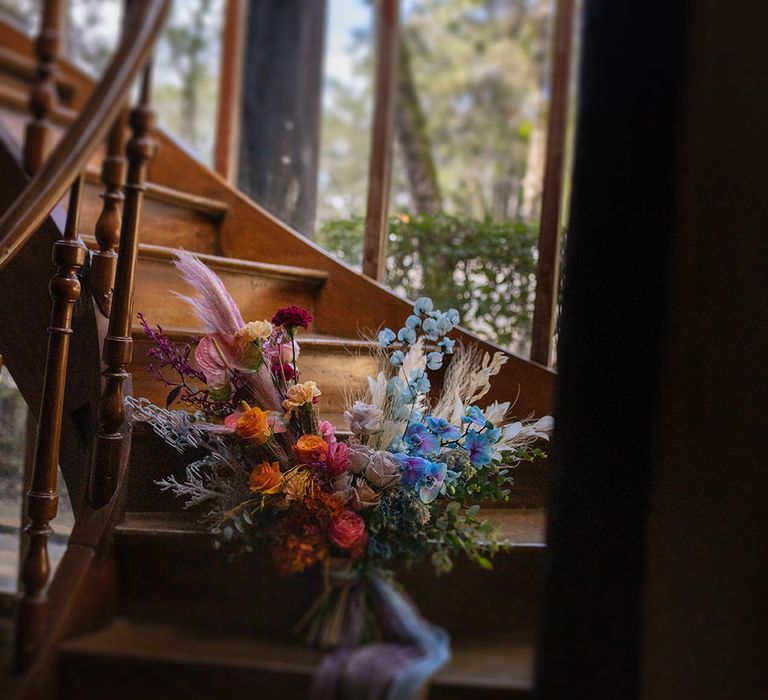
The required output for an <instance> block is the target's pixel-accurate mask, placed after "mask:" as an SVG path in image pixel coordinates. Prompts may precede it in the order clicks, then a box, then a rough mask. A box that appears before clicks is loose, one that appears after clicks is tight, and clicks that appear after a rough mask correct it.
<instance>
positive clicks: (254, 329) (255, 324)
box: [235, 321, 272, 342]
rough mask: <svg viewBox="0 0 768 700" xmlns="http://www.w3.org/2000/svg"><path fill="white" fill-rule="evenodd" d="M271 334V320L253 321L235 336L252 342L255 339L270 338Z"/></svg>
mask: <svg viewBox="0 0 768 700" xmlns="http://www.w3.org/2000/svg"><path fill="white" fill-rule="evenodd" d="M271 334H272V324H271V323H270V322H269V321H251V322H250V323H246V324H245V325H244V326H243V327H242V328H241V329H240V330H239V331H237V333H235V337H236V338H238V339H239V340H245V341H248V342H252V341H254V340H262V339H264V338H269V336H270V335H271Z"/></svg>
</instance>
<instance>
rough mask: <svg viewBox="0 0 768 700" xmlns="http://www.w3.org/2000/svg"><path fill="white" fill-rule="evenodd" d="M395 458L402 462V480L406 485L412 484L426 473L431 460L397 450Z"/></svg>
mask: <svg viewBox="0 0 768 700" xmlns="http://www.w3.org/2000/svg"><path fill="white" fill-rule="evenodd" d="M395 459H396V460H397V461H398V462H400V466H401V467H402V471H401V472H400V480H401V481H402V483H403V484H404V485H405V486H412V485H413V484H415V483H416V482H418V481H419V479H421V478H422V477H423V476H424V474H426V471H427V467H428V466H429V465H430V464H431V462H430V461H429V460H427V459H424V458H423V457H414V456H412V455H409V454H405V453H404V452H395Z"/></svg>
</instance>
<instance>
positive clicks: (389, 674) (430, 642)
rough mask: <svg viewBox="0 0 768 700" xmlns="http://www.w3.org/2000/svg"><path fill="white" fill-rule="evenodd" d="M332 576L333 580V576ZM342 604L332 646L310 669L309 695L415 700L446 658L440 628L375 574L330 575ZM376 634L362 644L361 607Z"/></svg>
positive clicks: (314, 698)
mask: <svg viewBox="0 0 768 700" xmlns="http://www.w3.org/2000/svg"><path fill="white" fill-rule="evenodd" d="M334 578H335V580H334ZM331 585H335V586H340V587H341V588H342V591H341V594H340V599H341V600H343V605H344V606H345V608H346V610H345V614H344V615H343V623H342V624H341V625H340V635H339V638H338V645H337V646H336V649H335V650H333V651H331V652H329V653H328V654H327V655H326V656H325V657H324V658H323V660H322V661H321V662H320V665H319V666H318V668H317V671H316V672H315V677H314V680H313V683H312V688H311V690H310V694H309V697H310V700H416V698H419V697H420V696H421V693H422V691H423V689H424V687H425V685H426V683H427V681H428V680H429V678H430V677H431V676H432V674H434V673H435V672H436V671H437V670H439V669H440V668H441V667H442V666H443V665H444V664H445V663H446V662H447V661H448V660H449V658H450V655H451V654H450V646H449V637H448V634H447V632H445V630H443V629H441V628H440V627H437V626H435V625H432V624H431V623H429V622H427V621H426V620H424V618H423V617H422V616H421V614H420V613H419V611H418V610H417V608H416V606H415V605H414V603H413V602H412V601H411V600H409V599H408V598H407V597H406V596H405V595H404V594H402V593H401V592H399V591H397V590H396V589H395V587H394V586H393V585H392V583H391V582H390V581H389V580H388V579H387V578H385V577H384V576H382V575H381V574H377V573H371V574H366V575H365V577H353V576H350V574H349V572H339V574H338V575H337V576H336V577H334V575H333V573H332V574H331ZM367 606H370V610H371V611H372V613H373V615H374V617H375V624H376V627H377V628H378V630H379V636H380V637H381V638H380V639H378V640H376V641H374V642H370V643H365V642H364V641H363V631H364V628H365V626H366V619H365V616H366V607H367Z"/></svg>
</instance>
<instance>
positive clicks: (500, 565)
mask: <svg viewBox="0 0 768 700" xmlns="http://www.w3.org/2000/svg"><path fill="white" fill-rule="evenodd" d="M179 510H180V506H179ZM481 514H482V515H484V516H485V517H487V518H488V519H489V520H491V521H492V522H493V523H494V525H496V526H497V527H499V528H500V530H501V531H502V535H503V540H504V542H503V545H502V547H501V550H500V552H499V553H498V554H497V555H496V557H495V559H494V568H493V569H492V570H491V571H486V570H484V569H481V568H480V567H479V566H477V565H475V564H472V563H471V562H469V561H467V560H465V559H464V558H461V559H457V561H456V562H455V566H454V569H453V570H452V571H451V572H450V573H448V574H445V575H443V576H441V577H439V578H438V577H437V576H436V575H435V573H434V571H433V569H432V565H431V564H430V563H429V562H423V563H421V564H419V565H417V566H415V567H413V568H412V569H411V570H405V569H403V568H402V567H400V570H398V571H397V575H398V579H399V580H400V581H402V583H403V584H404V585H405V587H406V589H407V590H408V592H409V594H410V595H411V596H412V597H413V598H414V600H415V601H416V602H417V604H418V605H419V607H420V609H421V610H422V612H423V614H424V616H425V617H426V618H427V619H428V620H431V621H433V622H435V623H437V624H440V625H443V626H445V627H446V629H448V630H449V631H450V632H451V634H454V635H457V636H459V637H471V636H473V635H477V634H485V633H487V634H495V633H502V632H509V631H514V632H515V633H521V634H522V633H526V634H527V633H532V631H533V630H534V629H535V626H536V617H537V614H538V609H537V600H538V589H539V584H540V580H541V573H542V563H543V553H544V512H543V511H542V510H524V509H488V510H481ZM115 542H116V551H117V567H118V569H117V574H118V575H117V580H118V581H119V591H118V610H119V612H120V614H121V615H122V616H124V617H127V618H131V619H134V620H137V621H153V622H158V623H163V624H172V625H174V624H182V625H184V624H191V625H194V626H201V627H206V628H207V629H211V630H214V631H216V632H220V633H249V634H250V633H254V634H257V635H267V636H270V637H272V638H275V639H277V638H288V637H290V630H291V628H292V627H293V625H294V624H295V623H296V622H297V621H298V620H299V619H300V618H301V616H302V615H303V614H304V612H305V611H306V610H307V609H308V608H309V606H310V605H311V604H312V602H313V600H314V599H315V597H316V596H317V595H318V594H319V592H320V577H319V573H318V571H316V570H311V571H308V572H305V573H303V574H300V575H297V576H291V577H286V578H283V577H281V576H279V575H278V574H277V572H276V571H275V570H274V567H273V565H272V563H271V559H270V553H269V552H268V551H257V552H251V553H247V554H243V553H238V552H237V550H236V548H234V547H232V548H228V547H226V546H225V547H222V548H221V549H218V550H217V549H214V548H213V538H212V536H211V535H209V534H208V533H207V532H206V531H205V530H204V528H202V527H201V526H200V525H199V524H198V523H197V522H196V521H195V516H194V514H190V513H179V512H178V511H177V512H174V513H129V514H128V515H127V516H126V519H125V522H124V523H123V524H122V525H120V526H118V528H117V530H116V533H115ZM148 582H151V585H148ZM470 610H471V615H469V614H467V612H468V611H470Z"/></svg>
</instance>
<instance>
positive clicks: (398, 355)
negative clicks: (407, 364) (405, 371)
mask: <svg viewBox="0 0 768 700" xmlns="http://www.w3.org/2000/svg"><path fill="white" fill-rule="evenodd" d="M404 359H405V355H404V354H403V351H402V350H395V351H394V352H393V353H392V355H391V357H390V358H389V361H390V363H391V364H392V365H393V366H394V367H402V366H403V360H404Z"/></svg>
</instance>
